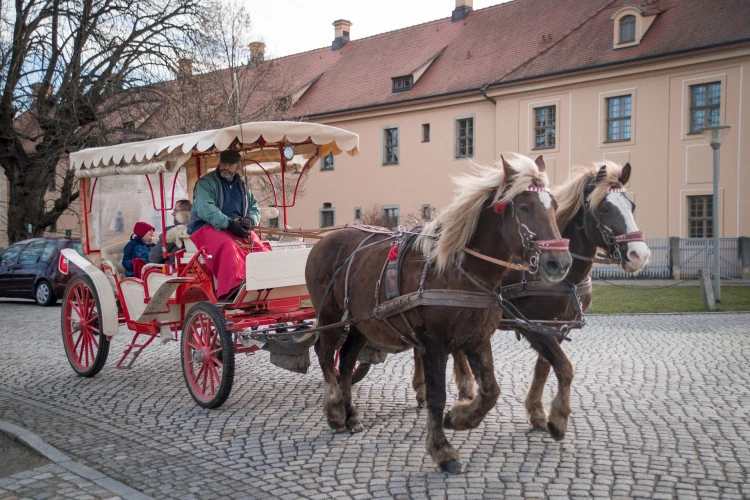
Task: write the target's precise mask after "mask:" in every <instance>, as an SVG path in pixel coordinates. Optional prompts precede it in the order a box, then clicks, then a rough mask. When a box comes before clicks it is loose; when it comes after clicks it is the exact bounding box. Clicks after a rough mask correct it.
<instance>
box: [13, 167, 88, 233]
mask: <svg viewBox="0 0 750 500" xmlns="http://www.w3.org/2000/svg"><path fill="white" fill-rule="evenodd" d="M14 160H15V161H14V162H13V164H12V165H11V166H9V167H8V168H6V176H7V177H8V181H9V182H8V184H9V193H8V194H9V197H8V242H9V243H15V242H16V241H20V240H24V239H27V238H37V237H41V236H44V231H45V230H46V229H47V228H48V227H50V226H51V225H53V224H54V223H55V222H56V221H57V219H58V218H59V217H60V215H62V214H63V212H65V210H67V209H68V208H69V207H70V203H71V202H72V201H73V200H75V199H77V198H78V193H77V191H76V192H75V193H72V192H71V191H72V189H71V188H72V184H73V182H72V181H73V179H72V176H70V175H67V176H66V180H65V182H64V183H63V185H62V186H61V188H60V189H59V190H57V191H56V192H55V198H56V199H55V200H54V205H53V206H51V207H49V208H48V207H47V206H46V205H45V195H46V193H47V188H48V185H49V179H50V176H56V172H55V171H54V170H55V167H51V166H50V162H49V161H46V159H45V158H42V157H41V156H25V155H17V156H16V157H15V158H14ZM35 160H36V161H35ZM50 170H52V171H50ZM8 173H9V174H10V175H7V174H8ZM68 177H70V178H68ZM29 225H31V232H29Z"/></svg>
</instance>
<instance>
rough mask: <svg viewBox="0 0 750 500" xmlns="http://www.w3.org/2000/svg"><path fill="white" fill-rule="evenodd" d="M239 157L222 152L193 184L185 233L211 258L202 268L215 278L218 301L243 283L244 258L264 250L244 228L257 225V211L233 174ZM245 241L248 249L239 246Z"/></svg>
mask: <svg viewBox="0 0 750 500" xmlns="http://www.w3.org/2000/svg"><path fill="white" fill-rule="evenodd" d="M239 162H240V154H239V153H238V152H237V151H234V150H226V151H222V152H221V155H220V157H219V166H218V167H217V168H216V170H214V171H213V172H209V173H207V174H206V175H204V176H203V177H201V178H200V179H198V182H197V183H196V184H195V189H194V191H193V193H194V200H193V208H192V210H191V212H190V222H188V225H187V233H188V234H189V235H190V239H191V240H193V242H194V243H195V244H196V246H197V247H198V248H205V249H206V252H207V253H208V254H209V255H211V258H210V259H206V266H207V267H208V269H209V270H210V271H211V272H212V273H213V275H214V276H215V277H216V294H217V298H218V299H219V300H230V299H231V298H232V297H233V296H234V295H235V294H236V293H237V291H238V290H239V288H240V286H241V285H242V283H243V281H244V280H245V257H246V256H247V254H248V253H249V252H250V251H252V252H265V251H268V249H266V248H265V247H264V246H263V244H262V243H261V241H260V238H259V237H258V235H257V234H256V233H254V232H252V231H249V230H248V229H246V228H249V226H251V225H258V223H259V222H260V209H259V208H258V202H257V201H256V199H255V197H254V196H253V194H252V193H251V192H250V190H248V189H247V186H245V183H244V182H243V181H242V178H241V177H240V176H239V175H238V174H237V169H238V166H239ZM247 240H250V241H251V242H252V248H251V249H248V248H247V247H246V246H243V245H242V244H243V243H245V244H246V243H247Z"/></svg>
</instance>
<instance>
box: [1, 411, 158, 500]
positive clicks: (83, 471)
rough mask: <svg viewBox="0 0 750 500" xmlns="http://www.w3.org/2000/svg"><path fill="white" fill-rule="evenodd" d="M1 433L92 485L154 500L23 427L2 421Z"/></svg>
mask: <svg viewBox="0 0 750 500" xmlns="http://www.w3.org/2000/svg"><path fill="white" fill-rule="evenodd" d="M0 432H4V433H5V434H7V435H8V436H10V437H11V438H13V439H15V440H17V441H19V442H21V443H23V444H25V445H26V446H28V447H29V448H31V449H33V450H34V451H36V452H37V453H39V454H40V455H42V456H44V457H45V458H47V459H48V460H50V461H51V462H54V463H55V464H56V465H59V466H60V467H62V468H64V469H67V470H68V471H70V472H72V473H73V474H76V475H78V476H80V477H82V478H85V479H88V480H89V481H91V482H92V483H94V484H96V485H98V486H100V487H102V488H104V489H105V490H107V491H109V492H110V493H113V494H115V495H117V496H119V497H121V498H124V499H126V500H153V499H152V498H151V497H150V496H148V495H144V494H143V493H141V492H140V491H138V490H135V489H133V488H131V487H130V486H128V485H126V484H123V483H121V482H119V481H116V480H115V479H112V478H111V477H109V476H107V475H105V474H102V473H101V472H99V471H97V470H95V469H92V468H91V467H88V466H86V465H83V464H81V463H79V462H76V461H75V460H71V459H70V457H68V456H67V455H66V454H64V453H62V452H61V451H60V450H58V449H57V448H55V447H54V446H51V445H49V444H47V443H46V442H44V441H43V440H42V439H41V438H40V437H39V436H37V435H36V434H34V433H33V432H30V431H27V430H26V429H24V428H23V427H19V426H17V425H16V424H12V423H10V422H8V421H7V420H0Z"/></svg>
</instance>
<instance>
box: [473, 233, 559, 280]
mask: <svg viewBox="0 0 750 500" xmlns="http://www.w3.org/2000/svg"><path fill="white" fill-rule="evenodd" d="M569 246H570V240H568V239H566V238H560V239H556V240H537V241H535V242H534V245H533V247H532V248H533V249H534V250H535V253H536V255H534V256H532V257H531V259H529V261H530V265H528V266H527V265H524V264H516V263H514V262H508V261H506V260H502V259H496V258H495V257H490V256H489V255H485V254H483V253H480V252H477V251H476V250H472V249H471V248H469V247H464V248H463V249H462V250H463V251H464V252H465V253H468V254H469V255H472V256H474V257H476V258H478V259H482V260H485V261H487V262H491V263H493V264H496V265H498V266H502V267H507V268H508V269H514V270H516V271H528V272H530V273H531V274H534V273H536V269H537V266H538V261H537V255H538V254H539V252H567V251H568V247H569Z"/></svg>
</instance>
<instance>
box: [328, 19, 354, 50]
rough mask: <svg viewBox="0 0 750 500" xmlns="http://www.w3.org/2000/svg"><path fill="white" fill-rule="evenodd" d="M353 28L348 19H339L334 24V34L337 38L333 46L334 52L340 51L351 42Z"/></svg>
mask: <svg viewBox="0 0 750 500" xmlns="http://www.w3.org/2000/svg"><path fill="white" fill-rule="evenodd" d="M351 27H352V23H351V21H347V20H346V19H339V20H338V21H334V22H333V33H334V36H335V38H334V39H333V43H332V44H331V48H332V49H333V50H339V49H340V48H341V47H343V46H344V45H345V44H346V42H348V41H349V29H350V28H351Z"/></svg>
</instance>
